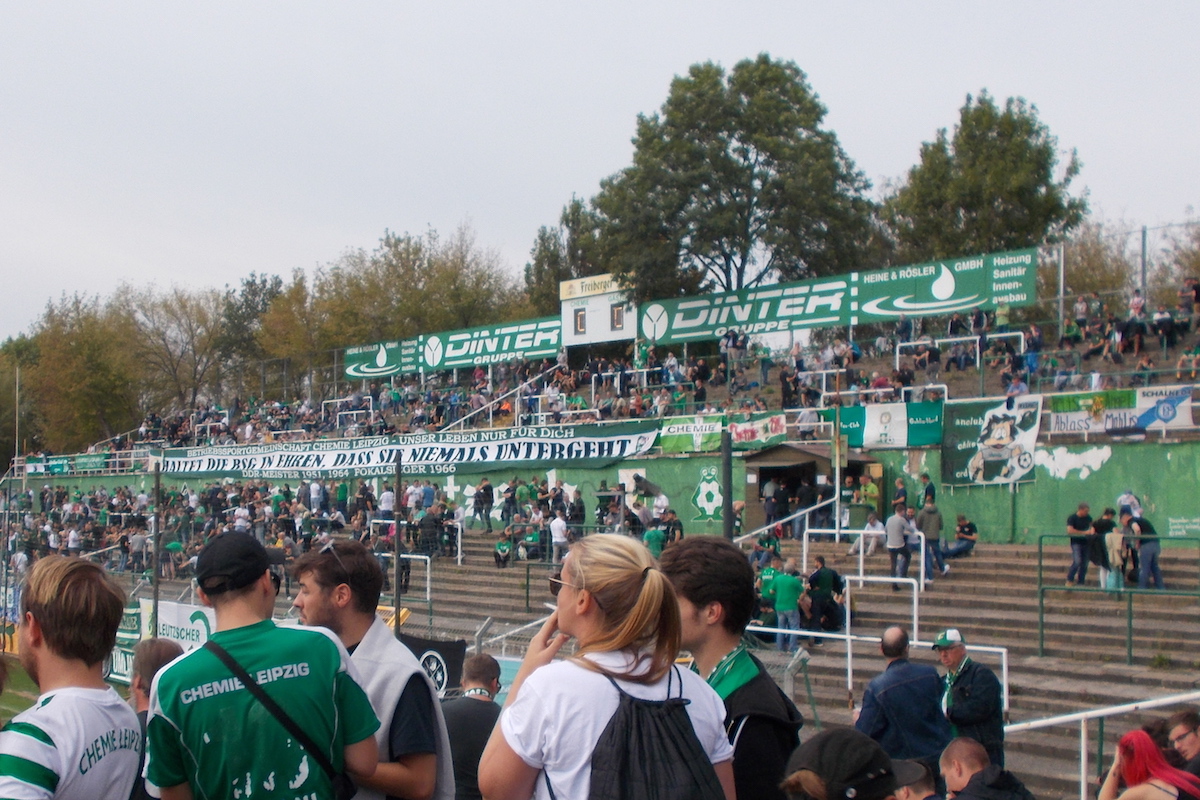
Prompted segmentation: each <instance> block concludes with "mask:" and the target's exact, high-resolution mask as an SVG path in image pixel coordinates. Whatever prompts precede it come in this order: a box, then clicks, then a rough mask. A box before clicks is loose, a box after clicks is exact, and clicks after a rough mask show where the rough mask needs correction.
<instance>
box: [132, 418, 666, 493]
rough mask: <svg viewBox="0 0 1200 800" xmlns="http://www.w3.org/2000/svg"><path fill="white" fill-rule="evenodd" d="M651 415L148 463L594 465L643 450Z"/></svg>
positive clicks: (236, 466)
mask: <svg viewBox="0 0 1200 800" xmlns="http://www.w3.org/2000/svg"><path fill="white" fill-rule="evenodd" d="M658 427H659V421H658V420H645V421H638V422H625V423H617V424H611V425H564V426H556V427H548V426H547V427H533V426H529V427H520V428H504V429H500V430H488V431H464V432H462V433H424V434H411V435H406V436H390V437H389V436H375V437H366V438H362V439H322V440H318V441H315V442H286V443H282V442H281V443H275V444H268V445H231V446H225V447H188V448H178V449H169V450H162V451H159V452H158V454H156V455H155V456H154V457H153V458H152V459H151V463H150V469H153V468H154V463H155V461H158V462H159V463H161V464H162V471H163V473H164V474H166V475H170V476H172V477H188V476H193V475H194V476H220V477H234V478H237V477H241V478H267V479H279V480H304V479H313V478H322V479H324V478H349V477H359V478H367V477H375V476H388V475H394V474H395V472H396V454H397V453H400V454H401V459H402V464H403V470H404V472H405V473H406V474H408V475H449V474H468V473H480V472H490V471H494V470H495V469H496V467H497V465H498V464H500V463H503V464H504V465H505V466H508V465H512V466H517V467H520V468H522V469H525V468H530V469H540V468H542V467H547V468H548V467H554V466H562V462H564V461H569V462H571V465H572V466H578V467H582V468H598V467H605V466H609V465H610V464H614V463H616V462H618V461H622V460H624V459H626V458H629V457H631V456H635V455H642V454H644V453H647V452H649V450H650V448H651V447H653V446H654V441H655V439H656V438H657V436H658Z"/></svg>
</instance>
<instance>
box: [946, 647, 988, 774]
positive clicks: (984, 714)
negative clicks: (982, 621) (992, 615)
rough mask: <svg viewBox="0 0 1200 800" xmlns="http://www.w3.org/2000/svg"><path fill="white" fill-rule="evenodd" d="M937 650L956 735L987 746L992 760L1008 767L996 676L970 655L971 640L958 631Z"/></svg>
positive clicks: (951, 720) (947, 706)
mask: <svg viewBox="0 0 1200 800" xmlns="http://www.w3.org/2000/svg"><path fill="white" fill-rule="evenodd" d="M933 649H934V651H935V652H936V653H937V654H938V658H940V659H941V661H942V666H943V667H945V668H946V677H945V678H944V684H945V687H944V689H943V692H942V710H943V711H944V712H945V714H946V719H948V720H950V726H951V731H950V732H951V733H952V734H953V735H954V736H966V737H968V738H970V739H974V740H975V741H977V742H979V743H980V744H981V745H983V748H984V749H985V750H986V751H987V754H988V759H989V760H990V761H991V763H993V764H996V765H997V766H999V767H1000V768H1001V769H1003V768H1004V700H1003V690H1002V688H1001V686H1000V681H999V680H998V679H997V678H996V673H994V672H992V671H991V670H990V669H988V668H987V667H985V666H984V665H982V664H980V663H978V662H976V661H974V660H972V659H971V657H970V656H968V655H967V640H966V639H965V638H963V635H962V633H961V632H960V631H959V630H958V629H957V628H950V629H949V630H944V631H942V632H941V633H940V634H938V637H937V639H935V640H934V642H933Z"/></svg>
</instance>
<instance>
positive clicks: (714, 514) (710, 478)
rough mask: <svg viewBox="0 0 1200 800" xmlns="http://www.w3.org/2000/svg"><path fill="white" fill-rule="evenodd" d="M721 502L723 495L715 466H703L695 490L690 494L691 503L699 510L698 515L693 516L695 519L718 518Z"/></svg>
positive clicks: (723, 500) (701, 520)
mask: <svg viewBox="0 0 1200 800" xmlns="http://www.w3.org/2000/svg"><path fill="white" fill-rule="evenodd" d="M723 502H725V497H724V496H723V495H722V494H721V483H720V481H718V480H717V468H716V467H705V468H704V469H702V470H700V483H698V484H696V491H695V492H694V493H693V494H692V505H693V506H695V508H696V510H697V511H698V512H700V513H699V516H697V517H695V518H694V519H695V521H696V522H704V521H709V520H717V519H720V518H721V504H722V503H723Z"/></svg>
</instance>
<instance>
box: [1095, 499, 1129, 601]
mask: <svg viewBox="0 0 1200 800" xmlns="http://www.w3.org/2000/svg"><path fill="white" fill-rule="evenodd" d="M1116 515H1117V512H1116V511H1114V510H1113V509H1111V508H1106V509H1104V513H1103V514H1101V515H1100V519H1098V520H1096V521H1095V522H1093V523H1092V530H1094V531H1095V532H1096V533H1095V535H1093V536H1089V537H1088V560H1089V561H1091V562H1092V563H1093V564H1095V565H1096V566H1097V567H1099V568H1100V588H1101V589H1103V588H1104V587H1105V585H1106V584H1107V583H1108V573H1109V572H1110V571H1111V570H1113V569H1117V570H1120V569H1121V565H1120V564H1116V565H1114V564H1110V563H1109V560H1108V543H1107V539H1106V538H1105V537H1106V536H1108V534H1110V533H1112V531H1113V530H1115V529H1116V527H1117V520H1116V519H1115V517H1116Z"/></svg>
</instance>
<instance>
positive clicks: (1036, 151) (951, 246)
mask: <svg viewBox="0 0 1200 800" xmlns="http://www.w3.org/2000/svg"><path fill="white" fill-rule="evenodd" d="M1058 159H1059V150H1058V140H1057V139H1056V138H1055V137H1054V136H1052V135H1051V134H1050V130H1049V129H1048V128H1047V127H1046V125H1045V124H1044V123H1043V122H1042V121H1041V120H1040V119H1039V118H1038V114H1037V108H1036V107H1035V106H1032V105H1029V104H1027V103H1026V102H1025V101H1024V100H1022V99H1020V98H1009V99H1008V101H1006V102H1005V104H1004V108H1003V109H1000V108H999V107H997V105H996V103H995V101H994V100H993V99H992V97H991V96H990V95H989V94H988V93H987V92H986V91H984V92H982V93H980V95H979V97H978V98H972V97H971V96H969V95H968V96H967V102H966V105H964V106H963V107H962V112H961V116H960V119H959V123H958V125H957V126H956V127H955V129H954V135H953V136H948V135H947V133H946V130H945V129H942V130H940V131H938V134H937V138H936V139H934V141H932V142H926V143H925V144H924V145H923V146H922V147H921V161H920V163H919V164H917V165H916V166H914V167H913V168H912V169H910V170H909V172H908V177H907V179H906V180H905V182H904V183H903V184H902V185H901V186H900V187H899V188H898V189H897V190H896V191H895V192H894V193H893V194H892V195H891V196H890V197H889V198H888V199H887V200H886V202H885V205H884V216H885V219H886V221H887V224H888V225H889V227H890V229H891V232H892V235H893V236H894V238H895V241H896V245H897V252H896V257H897V259H898V260H899V261H902V262H912V261H926V260H929V259H934V258H946V257H950V256H957V255H966V254H970V253H978V252H993V251H1000V250H1011V249H1016V248H1022V247H1033V246H1036V245H1041V244H1046V243H1053V242H1058V241H1061V240H1062V239H1063V238H1064V236H1065V235H1066V234H1068V233H1069V232H1070V231H1071V230H1073V229H1074V228H1076V227H1077V226H1078V225H1079V224H1080V223H1081V222H1082V221H1083V219H1084V217H1085V215H1086V214H1087V201H1086V200H1085V199H1084V198H1082V197H1071V195H1070V193H1069V189H1070V185H1071V181H1072V180H1073V179H1074V178H1075V177H1076V176H1077V175H1078V174H1079V169H1080V163H1079V159H1078V157H1077V156H1076V154H1075V151H1073V150H1072V151H1071V152H1070V153H1069V154H1067V159H1066V163H1065V165H1064V166H1063V168H1062V169H1061V171H1060V170H1059V169H1058V167H1059V161H1058Z"/></svg>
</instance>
